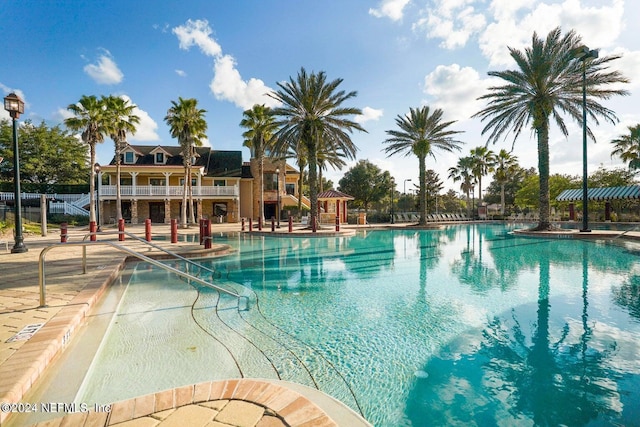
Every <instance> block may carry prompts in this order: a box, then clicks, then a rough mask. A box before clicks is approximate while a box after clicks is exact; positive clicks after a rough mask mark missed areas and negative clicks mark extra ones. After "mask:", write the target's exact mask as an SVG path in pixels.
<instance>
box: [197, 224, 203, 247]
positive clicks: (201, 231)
mask: <svg viewBox="0 0 640 427" xmlns="http://www.w3.org/2000/svg"><path fill="white" fill-rule="evenodd" d="M198 225H199V226H200V228H199V231H198V234H199V237H200V244H201V245H202V244H203V243H204V219H202V218H200V220H199V221H198Z"/></svg>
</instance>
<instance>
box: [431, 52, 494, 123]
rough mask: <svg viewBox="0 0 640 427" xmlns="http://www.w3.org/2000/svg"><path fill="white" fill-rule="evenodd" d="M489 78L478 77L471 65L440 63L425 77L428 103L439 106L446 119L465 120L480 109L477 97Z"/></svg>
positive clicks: (487, 84) (486, 85)
mask: <svg viewBox="0 0 640 427" xmlns="http://www.w3.org/2000/svg"><path fill="white" fill-rule="evenodd" d="M489 81H490V79H484V80H483V79H481V78H480V75H479V74H478V72H477V71H476V70H474V69H473V68H471V67H463V68H461V67H460V65H458V64H452V65H439V66H437V67H436V69H435V70H434V71H433V72H431V73H429V74H428V75H427V76H425V78H424V93H426V94H427V95H429V96H431V97H432V98H433V102H429V105H431V106H433V107H436V108H441V109H442V110H443V112H444V115H445V117H447V120H466V119H469V118H470V117H471V116H472V115H473V114H474V113H476V112H478V111H479V110H480V109H481V108H482V103H481V102H480V101H478V100H477V98H478V97H479V96H481V95H483V94H484V93H485V92H486V89H487V87H488V86H489Z"/></svg>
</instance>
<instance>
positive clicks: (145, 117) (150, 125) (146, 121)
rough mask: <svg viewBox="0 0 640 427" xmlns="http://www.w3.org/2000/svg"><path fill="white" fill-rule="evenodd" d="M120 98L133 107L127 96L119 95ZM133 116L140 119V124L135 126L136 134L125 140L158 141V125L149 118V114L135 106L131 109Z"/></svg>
mask: <svg viewBox="0 0 640 427" xmlns="http://www.w3.org/2000/svg"><path fill="white" fill-rule="evenodd" d="M120 98H122V99H124V100H125V101H129V103H131V104H134V105H135V103H134V102H133V101H131V98H129V97H128V96H127V95H120ZM133 114H135V115H136V116H138V117H140V123H138V125H137V126H136V133H135V134H133V135H128V137H127V138H128V139H129V140H131V141H159V140H160V136H158V133H157V130H158V124H157V123H156V122H155V120H153V119H152V118H151V116H150V115H149V113H147V112H146V111H144V110H142V109H141V108H140V107H139V106H137V105H136V106H135V108H134V109H133Z"/></svg>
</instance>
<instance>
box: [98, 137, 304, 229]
mask: <svg viewBox="0 0 640 427" xmlns="http://www.w3.org/2000/svg"><path fill="white" fill-rule="evenodd" d="M191 160H192V162H191V163H192V165H193V166H192V169H191V183H192V188H193V192H192V193H193V200H194V209H195V217H196V218H211V219H212V220H214V221H220V222H238V221H239V220H240V218H243V217H245V218H257V217H258V215H259V211H260V210H259V208H260V205H259V203H260V191H259V190H260V189H259V187H258V182H259V181H258V180H257V179H255V178H254V177H255V176H257V174H258V165H257V160H255V159H251V161H249V162H245V163H243V161H242V152H241V151H221V150H213V149H211V148H210V147H195V148H194V158H193V159H191ZM276 169H279V174H278V177H277V179H278V181H277V183H276V173H275V171H276ZM263 176H264V179H263V182H264V184H263V188H264V208H265V218H267V219H268V218H271V217H272V216H276V211H277V203H278V192H277V191H276V189H277V190H279V194H280V197H279V198H280V207H281V210H286V207H287V206H297V204H298V201H297V198H296V195H297V194H298V190H297V186H298V178H299V176H300V173H299V171H297V170H296V169H295V168H293V167H291V166H289V165H287V164H286V162H284V161H272V160H270V159H265V160H264V172H263ZM98 182H99V185H98V191H99V195H100V207H99V209H100V218H101V222H102V223H109V222H113V221H115V217H116V164H115V158H114V159H113V160H112V161H111V163H110V164H109V165H105V166H102V167H101V171H100V174H99V179H98ZM183 185H184V166H183V159H182V154H181V150H180V147H176V146H164V145H156V146H148V145H127V146H126V147H125V149H124V150H123V151H122V161H121V166H120V194H121V201H122V216H123V217H124V219H125V220H127V221H129V222H131V223H132V224H137V223H140V222H142V221H144V220H145V219H146V218H150V219H151V222H154V223H164V224H167V223H169V222H170V221H171V219H172V218H175V219H179V218H180V212H181V205H182V195H183V188H184V187H183ZM303 206H305V207H307V208H308V207H309V202H308V199H306V197H304V198H303ZM187 209H188V207H187Z"/></svg>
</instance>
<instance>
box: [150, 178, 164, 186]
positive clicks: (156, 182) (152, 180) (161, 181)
mask: <svg viewBox="0 0 640 427" xmlns="http://www.w3.org/2000/svg"><path fill="white" fill-rule="evenodd" d="M165 182H166V181H165V179H164V178H149V185H154V186H163V185H164V183H165Z"/></svg>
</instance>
